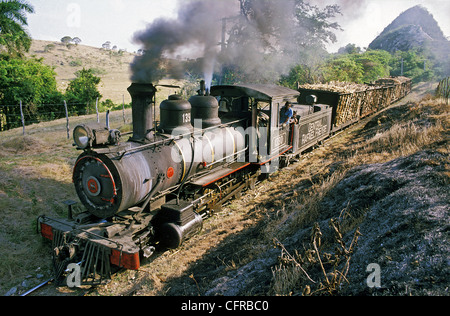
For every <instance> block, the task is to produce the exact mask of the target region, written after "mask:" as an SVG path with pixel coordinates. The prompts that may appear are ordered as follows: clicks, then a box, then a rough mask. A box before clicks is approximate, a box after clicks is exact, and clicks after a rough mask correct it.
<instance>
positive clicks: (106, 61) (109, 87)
mask: <svg viewBox="0 0 450 316" xmlns="http://www.w3.org/2000/svg"><path fill="white" fill-rule="evenodd" d="M27 56H29V57H31V56H34V57H36V58H43V59H44V63H45V64H46V65H49V66H51V67H54V68H55V72H56V74H57V76H56V80H57V82H58V89H59V90H60V91H61V92H65V91H66V89H67V86H68V84H69V82H70V81H71V80H73V79H75V78H76V76H75V73H76V72H77V71H78V70H81V69H83V68H86V69H93V70H94V73H95V75H96V76H98V77H100V78H101V82H100V86H99V91H100V93H101V94H102V95H103V97H102V99H101V101H105V100H106V99H111V100H112V101H113V102H114V103H116V104H122V102H123V100H124V99H125V103H126V104H128V103H130V102H131V97H130V95H129V93H128V91H127V88H128V87H129V86H130V85H131V79H130V78H131V70H130V63H131V62H132V61H133V59H134V57H135V56H136V54H134V53H129V52H118V51H114V50H105V49H103V48H98V47H91V46H85V45H69V46H67V45H66V44H63V43H61V42H49V41H41V40H33V43H32V45H31V48H30V51H29V53H28V54H27ZM159 84H167V85H182V84H183V82H182V81H180V80H172V79H163V80H161V81H160V82H159ZM158 91H159V93H158V100H160V101H162V100H164V99H166V98H167V96H168V95H170V94H173V93H175V92H178V90H177V89H168V88H159V89H158Z"/></svg>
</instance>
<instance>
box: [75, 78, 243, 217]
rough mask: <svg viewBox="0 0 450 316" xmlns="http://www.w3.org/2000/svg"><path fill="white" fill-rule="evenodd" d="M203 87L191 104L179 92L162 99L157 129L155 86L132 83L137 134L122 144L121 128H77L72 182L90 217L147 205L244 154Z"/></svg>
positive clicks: (238, 137)
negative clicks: (77, 153)
mask: <svg viewBox="0 0 450 316" xmlns="http://www.w3.org/2000/svg"><path fill="white" fill-rule="evenodd" d="M200 91H202V92H200V93H199V95H198V96H194V97H192V98H191V99H190V100H189V102H188V101H185V100H182V98H181V97H180V96H177V95H173V96H170V97H169V99H168V100H166V101H164V102H162V103H161V122H160V124H159V126H158V127H156V128H155V126H154V122H153V107H152V106H153V104H154V103H153V98H154V93H155V92H156V90H155V88H154V87H153V86H152V85H145V84H133V85H132V86H131V87H130V88H129V92H130V94H131V96H132V100H133V136H132V137H131V138H130V139H129V140H128V141H127V142H125V143H123V144H118V143H117V140H116V137H114V135H115V134H116V133H117V131H108V130H107V129H105V128H104V127H101V128H96V127H95V126H94V128H91V127H89V126H86V125H81V126H78V127H77V128H75V131H74V139H75V143H76V144H77V146H78V148H79V149H80V150H84V153H83V154H82V155H81V156H80V157H79V158H78V160H77V162H76V164H75V169H74V175H73V181H74V184H75V188H76V191H77V193H78V196H79V198H80V200H81V202H82V203H83V204H84V205H85V207H86V208H87V210H88V211H89V212H90V213H91V214H92V215H94V216H96V217H98V218H110V217H112V216H114V215H115V214H117V213H120V212H122V211H125V210H127V209H129V208H132V207H136V206H140V207H141V208H143V209H144V208H145V207H146V206H147V204H148V203H149V201H150V200H151V198H152V197H154V195H155V194H156V193H157V192H163V191H165V190H168V189H170V188H174V187H176V186H177V185H180V184H181V183H183V182H186V181H188V180H189V179H191V178H192V177H193V176H194V175H196V174H198V173H200V172H202V171H205V170H208V169H211V168H212V167H218V166H220V165H221V164H223V163H224V162H226V161H227V160H232V159H235V158H236V157H235V156H237V155H238V154H239V153H242V150H243V149H244V146H245V136H244V135H243V134H242V133H240V132H239V131H238V130H237V129H235V128H233V127H231V126H221V125H222V122H221V120H220V118H219V104H218V102H217V100H216V99H215V98H214V97H212V96H208V95H205V93H204V92H203V89H201V90H200ZM194 110H195V111H194ZM194 125H196V127H197V128H196V132H194ZM103 134H104V135H103ZM111 135H113V136H111Z"/></svg>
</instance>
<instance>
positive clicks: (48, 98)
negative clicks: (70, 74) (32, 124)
mask: <svg viewBox="0 0 450 316" xmlns="http://www.w3.org/2000/svg"><path fill="white" fill-rule="evenodd" d="M55 78H56V73H55V71H54V69H53V68H52V67H49V66H46V65H44V64H43V62H42V59H33V58H31V59H24V58H17V57H13V56H10V55H5V54H4V55H0V104H1V105H8V106H3V107H0V116H1V115H2V114H3V115H4V117H5V126H3V127H2V128H0V129H10V128H12V127H15V126H14V124H16V123H17V122H18V121H19V120H20V110H19V107H18V106H17V105H18V104H19V102H20V101H22V103H23V104H24V105H27V107H25V108H24V110H25V113H24V114H25V119H26V121H39V120H42V119H46V117H45V116H46V115H50V114H51V113H52V112H53V113H56V112H61V105H62V100H63V95H62V93H60V92H59V91H58V90H57V85H56V79H55ZM44 104H52V105H48V106H45V107H43V105H44ZM55 104H57V105H55ZM38 107H39V109H38ZM58 107H59V108H58ZM43 113H45V114H43ZM52 118H55V115H53V117H52Z"/></svg>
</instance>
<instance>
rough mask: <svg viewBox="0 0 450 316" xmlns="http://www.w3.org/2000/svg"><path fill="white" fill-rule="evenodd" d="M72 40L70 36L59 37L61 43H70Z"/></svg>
mask: <svg viewBox="0 0 450 316" xmlns="http://www.w3.org/2000/svg"><path fill="white" fill-rule="evenodd" d="M71 42H72V37H70V36H64V37H63V38H61V43H63V44H66V45H67V44H70V43H71Z"/></svg>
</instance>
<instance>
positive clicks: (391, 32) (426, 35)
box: [369, 5, 450, 53]
mask: <svg viewBox="0 0 450 316" xmlns="http://www.w3.org/2000/svg"><path fill="white" fill-rule="evenodd" d="M424 46H428V47H430V48H432V49H436V48H440V47H442V46H443V47H446V48H447V49H448V48H450V42H449V41H448V40H447V38H446V37H445V36H444V33H443V32H442V30H441V28H440V27H439V25H438V23H437V22H436V20H435V19H434V17H433V15H432V14H430V13H429V12H428V10H427V9H426V8H424V7H422V6H420V5H418V6H415V7H412V8H410V9H408V10H406V11H405V12H403V13H402V14H400V16H399V17H398V18H396V19H395V20H394V21H393V22H392V23H391V24H390V25H389V26H388V27H386V28H385V29H384V31H383V32H382V33H381V34H380V35H379V36H378V37H377V38H376V39H375V40H374V41H373V42H372V43H371V44H370V45H369V48H371V49H383V50H386V51H389V52H391V53H393V52H395V51H398V50H400V51H407V50H410V49H414V48H421V47H424Z"/></svg>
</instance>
